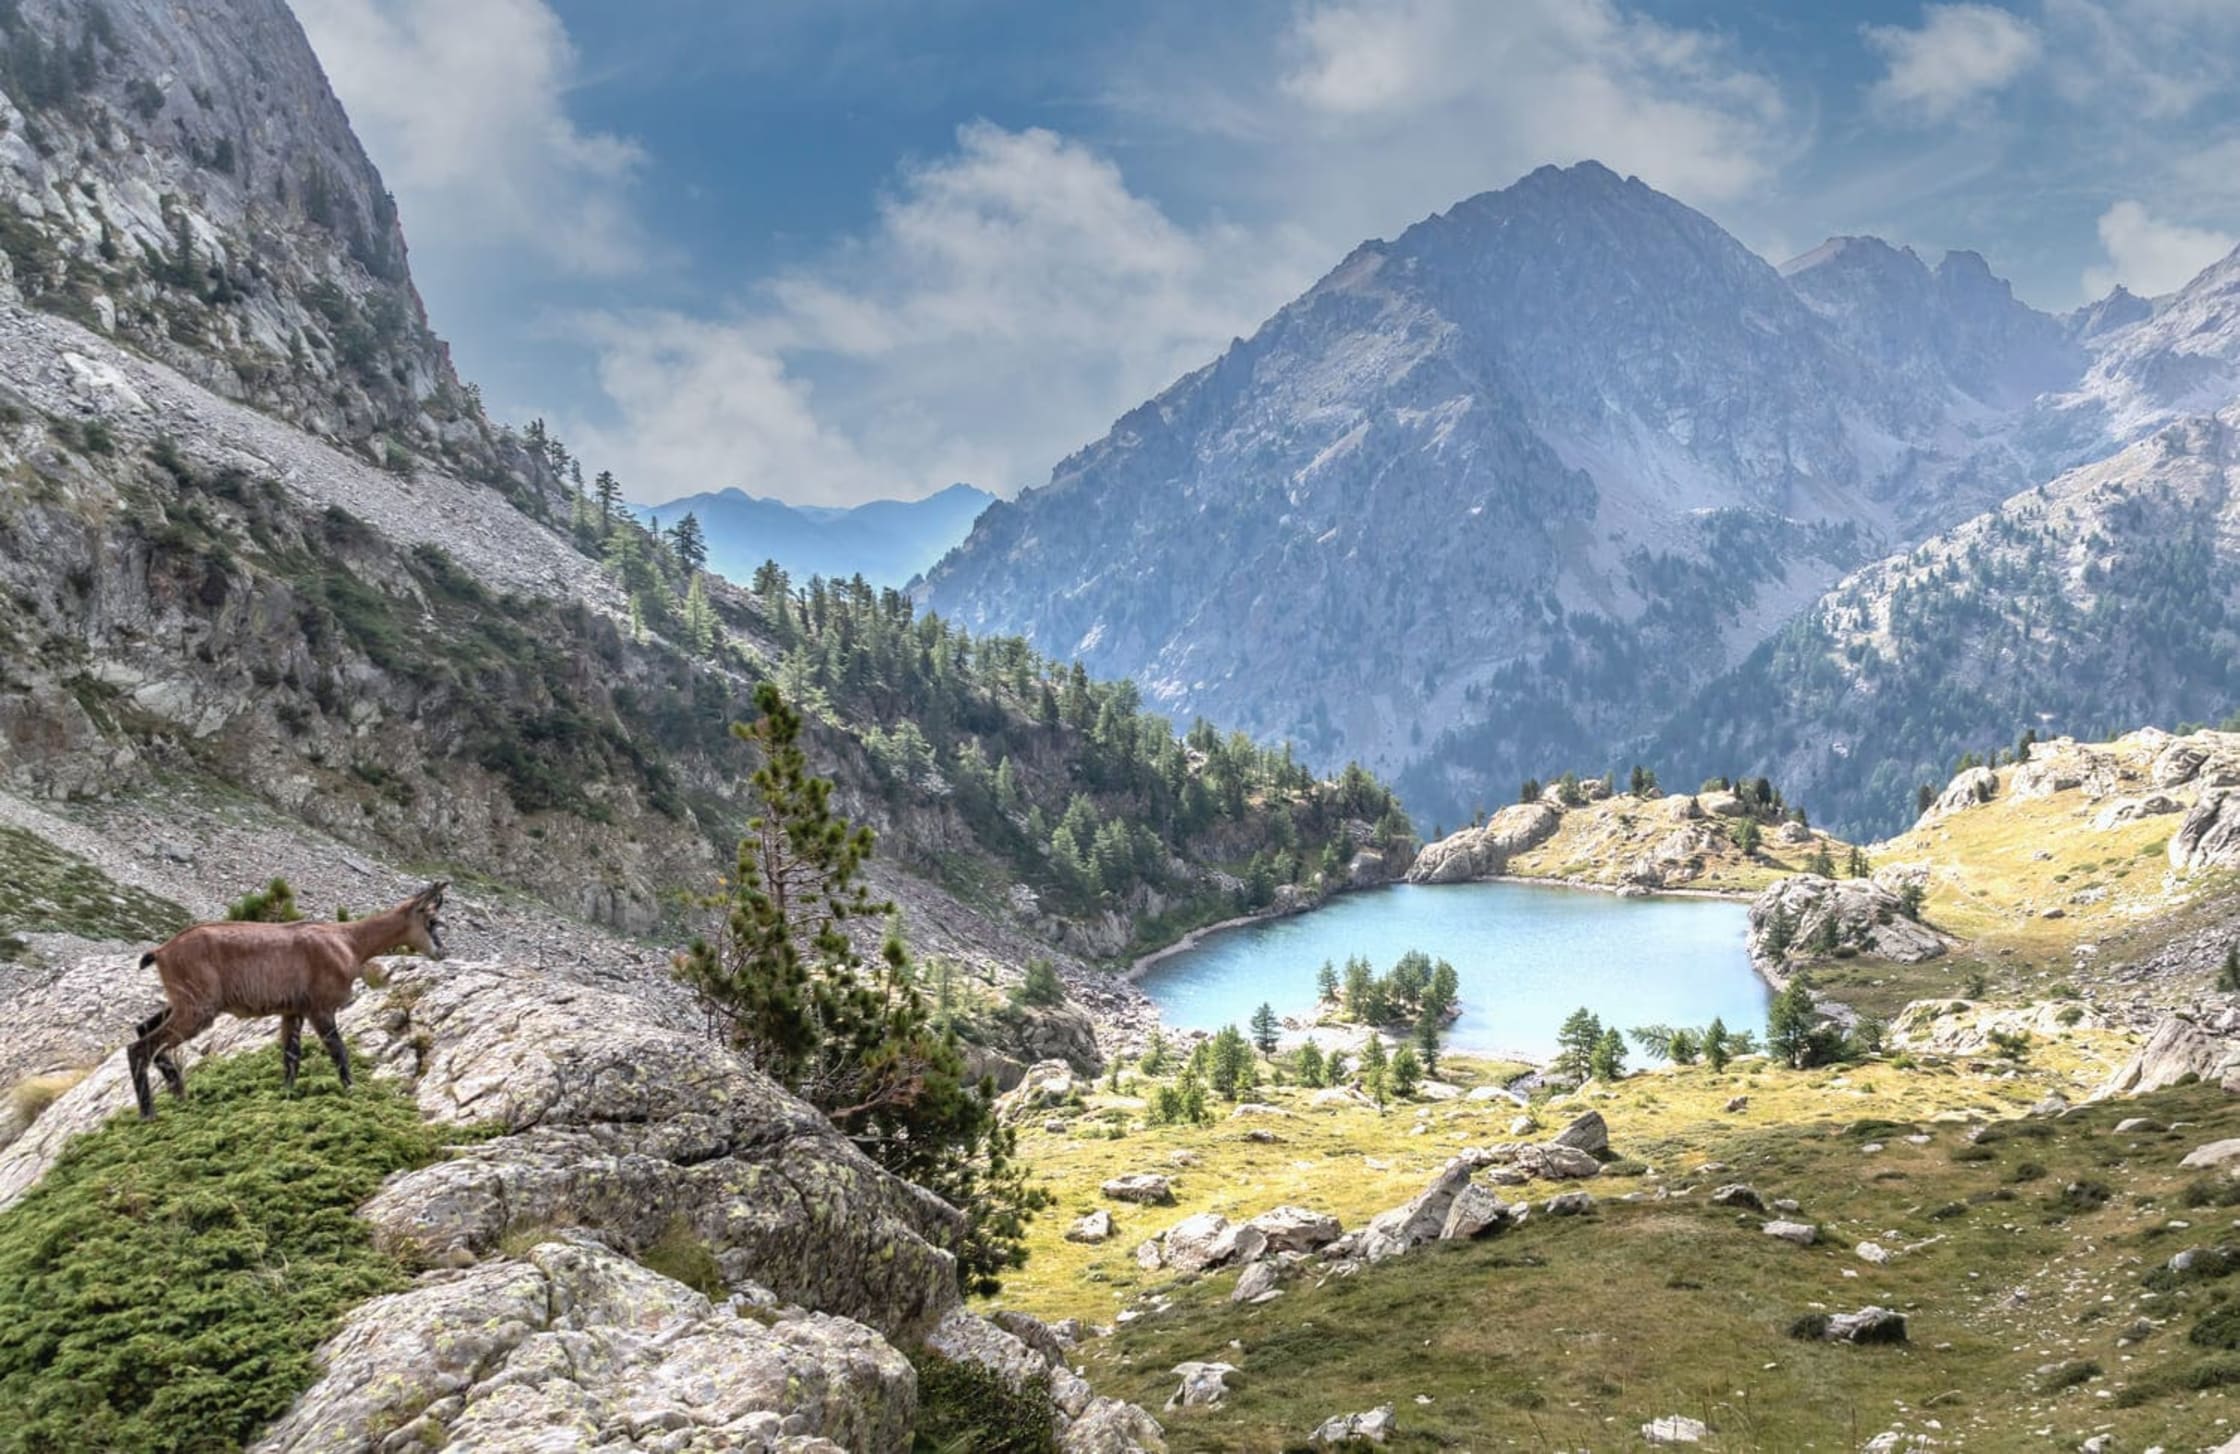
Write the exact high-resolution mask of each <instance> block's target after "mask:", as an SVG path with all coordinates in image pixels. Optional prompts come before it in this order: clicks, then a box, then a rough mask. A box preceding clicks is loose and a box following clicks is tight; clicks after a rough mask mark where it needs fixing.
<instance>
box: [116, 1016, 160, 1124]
mask: <svg viewBox="0 0 2240 1454" xmlns="http://www.w3.org/2000/svg"><path fill="white" fill-rule="evenodd" d="M170 1014H171V1007H170V1006H169V1005H165V1006H164V1007H163V1008H162V1009H160V1010H158V1011H156V1012H155V1013H154V1014H152V1015H150V1016H149V1017H148V1018H147V1019H145V1020H142V1021H141V1022H140V1023H139V1024H137V1025H135V1026H133V1027H132V1035H133V1039H132V1044H131V1045H129V1046H127V1047H126V1048H125V1052H124V1063H125V1066H126V1068H127V1069H129V1070H130V1071H131V1072H132V1098H133V1099H134V1100H135V1101H138V1102H139V1104H140V1119H141V1120H143V1121H145V1120H148V1119H149V1118H151V1117H153V1116H154V1115H155V1113H156V1098H155V1094H154V1092H152V1091H150V1090H149V1089H148V1061H149V1060H150V1059H151V1058H152V1057H153V1056H154V1055H155V1051H156V1037H157V1035H158V1033H159V1032H161V1031H162V1029H163V1022H164V1021H165V1020H166V1019H168V1018H169V1017H170ZM164 1080H165V1081H166V1082H169V1080H170V1076H169V1075H166V1076H165V1077H164Z"/></svg>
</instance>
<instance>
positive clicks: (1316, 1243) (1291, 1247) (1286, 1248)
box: [1249, 1206, 1345, 1252]
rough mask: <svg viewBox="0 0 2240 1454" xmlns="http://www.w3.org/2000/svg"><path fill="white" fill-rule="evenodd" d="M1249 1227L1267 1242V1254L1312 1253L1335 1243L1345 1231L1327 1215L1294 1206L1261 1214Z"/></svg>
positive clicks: (1333, 1218)
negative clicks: (1268, 1252)
mask: <svg viewBox="0 0 2240 1454" xmlns="http://www.w3.org/2000/svg"><path fill="white" fill-rule="evenodd" d="M1249 1225H1250V1226H1251V1227H1252V1228H1253V1230H1254V1231H1256V1232H1258V1233H1259V1234H1260V1235H1261V1236H1263V1237H1265V1238H1267V1239H1268V1250H1269V1251H1270V1252H1314V1251H1317V1250H1319V1249H1320V1248H1323V1247H1325V1246H1328V1245H1329V1244H1330V1243H1332V1242H1335V1241H1337V1240H1338V1236H1339V1234H1340V1233H1341V1232H1343V1231H1344V1230H1345V1229H1344V1228H1343V1227H1341V1226H1340V1225H1339V1224H1338V1219H1337V1218H1336V1217H1333V1216H1331V1215H1330V1214H1329V1213H1328V1212H1317V1211H1311V1210H1309V1209H1308V1208H1306V1207H1293V1206H1281V1207H1275V1208H1272V1209H1270V1210H1268V1211H1265V1212H1262V1213H1261V1214H1260V1215H1259V1216H1257V1217H1254V1218H1253V1219H1252V1220H1251V1222H1250V1224H1249Z"/></svg>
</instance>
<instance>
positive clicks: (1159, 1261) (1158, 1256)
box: [1136, 1237, 1167, 1272]
mask: <svg viewBox="0 0 2240 1454" xmlns="http://www.w3.org/2000/svg"><path fill="white" fill-rule="evenodd" d="M1166 1261H1167V1259H1166V1252H1165V1250H1164V1249H1163V1248H1161V1247H1160V1246H1159V1239H1158V1238H1156V1237H1146V1238H1145V1239H1144V1240H1143V1241H1141V1242H1138V1243H1137V1244H1136V1266H1138V1267H1140V1268H1142V1269H1143V1270H1144V1271H1145V1272H1157V1271H1158V1270H1159V1269H1160V1268H1162V1267H1164V1266H1166Z"/></svg>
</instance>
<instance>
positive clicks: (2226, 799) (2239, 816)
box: [2170, 788, 2240, 873]
mask: <svg viewBox="0 0 2240 1454" xmlns="http://www.w3.org/2000/svg"><path fill="white" fill-rule="evenodd" d="M2235 864H2240V791H2234V790H2232V789H2229V788H2218V789H2214V790H2212V791H2209V792H2205V793H2203V794H2202V795H2201V796H2200V798H2199V799H2198V800H2196V801H2195V803H2194V805H2193V806H2192V807H2191V808H2188V809H2187V810H2186V815H2185V817H2183V818H2181V819H2180V820H2179V821H2178V831H2177V832H2175V833H2173V834H2171V835H2170V866H2171V867H2172V868H2174V869H2177V870H2179V871H2180V872H2183V873H2192V872H2195V871H2197V870H2200V869H2209V868H2231V867H2233V866H2234V865H2235Z"/></svg>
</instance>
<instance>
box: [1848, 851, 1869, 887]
mask: <svg viewBox="0 0 2240 1454" xmlns="http://www.w3.org/2000/svg"><path fill="white" fill-rule="evenodd" d="M1844 872H1846V873H1847V874H1849V875H1850V876H1851V877H1853V878H1865V877H1866V876H1867V873H1868V868H1867V855H1866V851H1865V850H1864V849H1862V848H1860V847H1859V845H1858V844H1856V843H1854V844H1852V845H1851V861H1850V863H1849V864H1847V865H1846V866H1845V869H1844Z"/></svg>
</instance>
